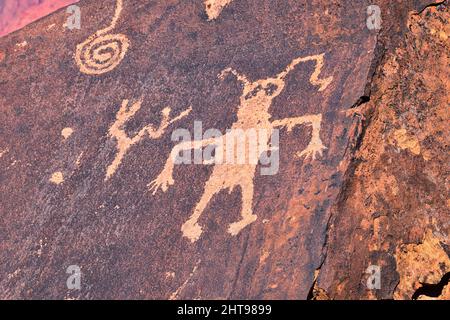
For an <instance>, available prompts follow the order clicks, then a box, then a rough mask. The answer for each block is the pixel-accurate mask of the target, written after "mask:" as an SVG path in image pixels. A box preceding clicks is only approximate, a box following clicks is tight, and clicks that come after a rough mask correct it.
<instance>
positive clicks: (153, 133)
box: [105, 99, 192, 181]
mask: <svg viewBox="0 0 450 320" xmlns="http://www.w3.org/2000/svg"><path fill="white" fill-rule="evenodd" d="M128 104H129V101H128V100H123V101H122V106H121V107H120V109H119V111H118V112H117V114H116V121H115V122H114V124H113V125H112V126H111V127H110V128H109V132H108V133H109V135H110V136H111V137H114V138H116V140H117V154H116V157H115V158H114V160H113V162H112V163H111V164H110V165H109V166H108V168H107V169H106V177H105V181H106V180H108V179H109V178H111V177H112V175H114V173H115V172H116V170H117V168H118V167H119V165H120V163H121V162H122V159H123V157H124V156H125V155H126V153H127V152H128V150H129V149H130V147H131V146H133V145H135V144H136V143H138V142H139V141H141V140H142V139H143V138H144V137H145V135H146V134H148V136H149V137H150V138H151V139H158V138H160V137H161V136H162V135H163V134H164V132H165V131H166V129H167V127H168V126H169V125H171V124H172V123H174V122H175V121H178V120H180V119H182V118H184V117H186V116H187V115H188V114H189V113H190V112H191V110H192V108H191V107H189V108H188V109H186V110H185V111H183V112H182V113H180V114H179V115H178V116H177V117H175V118H173V119H170V111H171V108H169V107H167V108H164V109H163V110H162V111H161V114H162V120H161V124H160V125H159V127H158V128H156V129H155V128H154V127H153V126H151V125H148V126H145V127H143V128H142V129H141V130H140V131H139V132H138V133H137V134H136V135H135V136H134V137H132V138H130V137H129V136H128V135H127V133H126V132H125V130H124V128H123V126H124V125H125V123H126V122H127V121H128V120H129V119H130V118H132V117H133V116H134V115H135V114H136V112H138V111H139V109H141V106H142V99H141V100H139V101H137V102H135V103H134V104H132V105H131V107H129V108H128Z"/></svg>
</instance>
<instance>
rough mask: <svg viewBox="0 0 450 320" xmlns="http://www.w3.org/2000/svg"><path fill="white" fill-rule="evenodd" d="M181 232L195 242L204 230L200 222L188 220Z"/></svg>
mask: <svg viewBox="0 0 450 320" xmlns="http://www.w3.org/2000/svg"><path fill="white" fill-rule="evenodd" d="M181 232H183V236H185V237H186V238H188V239H189V240H191V242H195V241H197V240H198V239H200V236H201V235H202V232H203V231H202V227H201V226H200V225H199V224H198V223H196V222H195V223H192V222H191V221H190V220H188V221H186V222H185V223H184V224H183V226H182V227H181Z"/></svg>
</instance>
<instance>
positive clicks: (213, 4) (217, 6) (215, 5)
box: [205, 0, 233, 20]
mask: <svg viewBox="0 0 450 320" xmlns="http://www.w3.org/2000/svg"><path fill="white" fill-rule="evenodd" d="M232 1H233V0H205V8H206V14H207V15H208V20H214V19H217V18H218V17H219V15H220V13H221V12H222V10H223V8H225V6H227V5H228V4H230V3H231V2H232Z"/></svg>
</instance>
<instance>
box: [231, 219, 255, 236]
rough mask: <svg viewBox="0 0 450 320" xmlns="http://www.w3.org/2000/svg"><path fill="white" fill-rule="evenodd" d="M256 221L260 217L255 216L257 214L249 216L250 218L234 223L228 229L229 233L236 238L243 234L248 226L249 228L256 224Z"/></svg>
mask: <svg viewBox="0 0 450 320" xmlns="http://www.w3.org/2000/svg"><path fill="white" fill-rule="evenodd" d="M256 219H258V216H257V215H255V214H252V215H249V216H247V217H245V218H244V219H242V220H241V221H238V222H233V223H232V224H230V226H229V227H228V233H230V234H231V235H232V236H235V235H237V234H238V233H239V232H241V231H242V229H244V228H245V227H246V226H248V225H249V224H251V223H253V222H255V221H256Z"/></svg>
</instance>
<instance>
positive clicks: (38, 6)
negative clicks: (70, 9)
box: [0, 0, 78, 37]
mask: <svg viewBox="0 0 450 320" xmlns="http://www.w3.org/2000/svg"><path fill="white" fill-rule="evenodd" d="M75 2H78V0H0V37H2V36H4V35H7V34H9V33H11V32H13V31H16V30H18V29H20V28H23V27H24V26H26V25H27V24H29V23H31V22H33V21H36V20H38V19H39V18H42V17H44V16H46V15H48V14H50V13H52V12H54V11H56V10H58V9H60V8H62V7H65V6H68V5H70V4H72V3H75Z"/></svg>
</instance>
